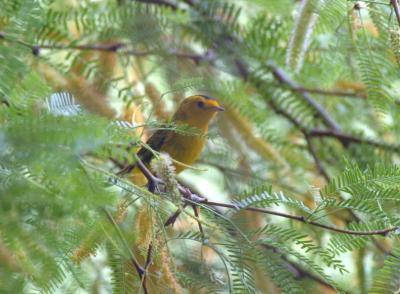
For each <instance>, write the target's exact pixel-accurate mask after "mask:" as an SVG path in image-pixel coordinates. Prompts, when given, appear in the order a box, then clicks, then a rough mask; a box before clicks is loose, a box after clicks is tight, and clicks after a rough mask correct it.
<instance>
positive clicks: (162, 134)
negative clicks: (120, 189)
mask: <svg viewBox="0 0 400 294" xmlns="http://www.w3.org/2000/svg"><path fill="white" fill-rule="evenodd" d="M172 134H173V132H172V131H170V130H158V131H156V132H155V133H154V134H153V135H152V136H151V137H150V139H149V140H148V141H147V142H146V144H147V145H148V147H150V148H151V150H150V149H149V148H148V147H142V148H140V150H139V151H138V153H137V156H138V157H139V159H140V160H141V161H142V162H143V163H144V164H145V165H148V164H150V162H151V160H152V159H153V157H154V153H153V151H152V150H154V151H160V150H161V148H162V146H163V145H164V144H165V143H167V142H168V141H169V140H170V139H171V137H172ZM135 166H136V164H135V163H133V164H128V165H127V166H125V167H124V168H122V169H121V170H120V171H119V172H118V175H124V174H127V173H130V172H131V171H132V170H133V169H134V168H135Z"/></svg>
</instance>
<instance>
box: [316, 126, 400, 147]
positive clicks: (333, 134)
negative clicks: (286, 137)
mask: <svg viewBox="0 0 400 294" xmlns="http://www.w3.org/2000/svg"><path fill="white" fill-rule="evenodd" d="M308 135H309V136H310V137H330V138H335V139H337V140H339V141H340V142H341V143H342V144H343V145H345V146H347V145H348V144H350V143H355V144H367V145H371V146H375V147H378V148H381V149H387V150H392V151H396V152H400V146H398V145H390V144H385V143H382V142H378V141H374V140H371V139H364V138H360V137H356V136H353V135H349V134H344V133H342V132H337V131H331V130H319V129H313V130H310V131H308Z"/></svg>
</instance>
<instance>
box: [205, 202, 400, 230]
mask: <svg viewBox="0 0 400 294" xmlns="http://www.w3.org/2000/svg"><path fill="white" fill-rule="evenodd" d="M201 203H203V204H206V205H212V206H218V207H226V208H233V209H238V208H239V207H238V206H237V205H235V204H229V203H221V202H214V201H204V202H201ZM240 209H244V210H249V211H254V212H260V213H265V214H270V215H276V216H280V217H284V218H288V219H292V220H295V221H299V222H302V223H305V224H309V225H313V226H316V227H320V228H324V229H326V230H329V231H334V232H337V233H342V234H349V235H359V236H370V235H380V236H387V235H388V234H389V233H390V232H393V231H396V230H397V229H399V228H398V227H391V228H386V229H381V230H372V231H354V230H347V229H340V228H336V227H333V226H329V225H325V224H322V223H318V222H315V221H308V220H307V219H306V217H304V216H302V215H293V214H288V213H284V212H278V211H273V210H269V209H265V208H258V207H243V208H240Z"/></svg>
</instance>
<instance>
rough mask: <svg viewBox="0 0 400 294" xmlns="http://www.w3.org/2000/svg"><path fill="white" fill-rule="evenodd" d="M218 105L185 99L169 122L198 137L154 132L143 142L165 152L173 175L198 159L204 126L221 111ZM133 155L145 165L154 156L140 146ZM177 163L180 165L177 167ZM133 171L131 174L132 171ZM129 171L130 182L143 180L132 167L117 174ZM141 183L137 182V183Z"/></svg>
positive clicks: (197, 98) (209, 100) (205, 98)
mask: <svg viewBox="0 0 400 294" xmlns="http://www.w3.org/2000/svg"><path fill="white" fill-rule="evenodd" d="M223 110H224V108H222V107H221V106H220V105H219V104H218V102H217V101H216V100H215V99H214V98H211V97H209V96H206V95H195V96H190V97H187V98H185V99H184V100H183V101H182V102H181V104H180V105H179V107H178V110H177V111H176V112H175V114H174V115H173V117H172V122H174V123H175V124H176V125H188V126H190V127H193V128H196V129H197V130H198V131H199V134H198V135H185V134H179V133H177V132H174V131H172V130H158V131H156V132H155V133H154V134H153V135H152V136H151V137H150V138H149V140H148V141H147V145H148V146H149V147H150V148H151V149H153V150H155V151H159V152H165V153H168V154H169V155H170V156H171V158H173V159H174V160H175V161H176V162H175V163H174V165H175V169H176V173H177V174H178V173H180V172H181V171H182V170H184V169H185V167H186V166H185V165H192V164H193V163H194V162H195V161H196V160H197V159H198V158H199V156H200V154H201V151H202V150H203V147H204V144H205V143H206V137H205V135H206V134H207V132H208V125H209V123H210V121H211V120H212V118H213V117H214V116H215V114H216V113H217V112H219V111H223ZM137 156H138V157H139V159H140V160H141V161H142V162H143V163H144V164H145V165H147V166H148V165H149V164H150V162H151V160H152V159H153V157H154V153H153V152H152V151H151V150H149V149H148V148H145V147H142V148H141V149H140V150H139V151H138V153H137ZM179 162H181V163H183V165H182V164H179ZM132 171H133V172H132ZM131 172H132V180H133V181H134V182H135V183H137V184H139V183H140V182H142V181H143V180H137V179H136V180H135V177H136V178H137V177H139V178H142V179H143V175H138V169H136V168H135V164H130V165H127V166H126V167H124V168H123V169H122V170H121V171H120V172H119V174H120V175H123V174H127V173H131ZM140 184H141V183H140Z"/></svg>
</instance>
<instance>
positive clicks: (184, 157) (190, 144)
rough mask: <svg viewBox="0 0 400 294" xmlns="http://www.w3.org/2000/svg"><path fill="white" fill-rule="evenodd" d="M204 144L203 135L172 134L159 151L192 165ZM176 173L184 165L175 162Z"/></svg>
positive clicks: (183, 167)
mask: <svg viewBox="0 0 400 294" xmlns="http://www.w3.org/2000/svg"><path fill="white" fill-rule="evenodd" d="M204 144H205V138H204V137H203V136H187V135H182V134H176V133H175V134H174V135H173V137H172V138H171V140H170V143H169V144H166V145H165V146H163V147H162V148H161V152H166V153H168V154H169V155H170V156H171V157H172V158H173V159H174V160H176V161H179V162H182V163H184V164H186V165H192V164H193V163H194V162H195V161H196V160H197V159H198V158H199V156H200V154H201V151H202V150H203V147H204ZM175 168H176V173H179V172H181V171H182V170H183V169H185V166H183V165H181V164H179V163H175Z"/></svg>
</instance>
